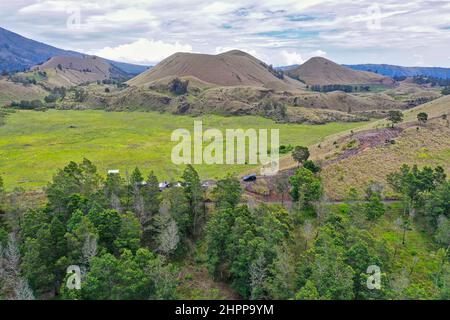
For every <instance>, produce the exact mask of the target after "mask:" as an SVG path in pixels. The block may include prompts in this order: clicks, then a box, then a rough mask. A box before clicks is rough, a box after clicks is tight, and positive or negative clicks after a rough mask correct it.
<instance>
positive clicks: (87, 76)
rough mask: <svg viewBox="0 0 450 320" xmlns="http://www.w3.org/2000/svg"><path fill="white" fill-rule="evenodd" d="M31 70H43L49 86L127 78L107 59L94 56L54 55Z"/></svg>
mask: <svg viewBox="0 0 450 320" xmlns="http://www.w3.org/2000/svg"><path fill="white" fill-rule="evenodd" d="M32 71H35V72H36V71H37V72H39V71H43V72H45V74H46V79H45V80H46V82H47V83H48V84H49V85H51V86H66V87H70V86H76V85H79V84H82V83H87V82H94V81H102V80H118V81H123V80H126V79H128V78H129V75H128V73H126V72H124V71H123V70H121V69H119V68H117V67H116V66H114V65H113V64H111V63H109V62H108V61H107V60H105V59H102V58H99V57H96V56H84V57H81V58H79V57H64V56H56V57H52V58H50V59H49V60H48V61H46V62H45V63H43V64H41V65H38V66H35V67H33V68H32Z"/></svg>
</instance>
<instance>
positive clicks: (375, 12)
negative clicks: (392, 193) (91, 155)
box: [0, 0, 450, 67]
mask: <svg viewBox="0 0 450 320" xmlns="http://www.w3.org/2000/svg"><path fill="white" fill-rule="evenodd" d="M0 26H1V27H3V28H5V29H8V30H10V31H13V32H17V33H19V34H21V35H23V36H25V37H28V38H31V39H34V40H38V41H41V42H44V43H47V44H50V45H54V46H56V47H60V48H63V49H70V50H76V51H81V52H84V53H88V54H95V55H98V56H101V57H104V58H109V59H113V60H117V61H123V62H129V63H136V64H142V65H154V64H156V63H158V62H159V61H161V60H162V59H164V58H166V57H168V56H169V55H171V54H173V53H175V52H179V51H182V52H196V53H208V54H217V53H221V52H225V51H228V50H231V49H240V50H243V51H246V52H248V53H250V54H252V55H254V56H256V57H257V58H259V59H261V60H263V61H264V62H266V63H268V64H273V65H275V66H283V65H292V64H301V63H303V62H305V61H306V60H307V59H309V58H311V57H313V56H322V57H326V58H328V59H331V60H333V61H335V62H338V63H341V64H358V63H387V64H395V65H403V66H441V67H450V1H449V0H445V1H441V0H435V1H422V0H408V1H403V0H395V1H394V0H382V1H378V2H376V1H370V0H239V1H230V0H228V1H214V0H189V1H187V0H184V1H182V0H1V1H0Z"/></svg>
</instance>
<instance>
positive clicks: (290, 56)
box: [281, 50, 305, 66]
mask: <svg viewBox="0 0 450 320" xmlns="http://www.w3.org/2000/svg"><path fill="white" fill-rule="evenodd" d="M281 57H282V58H283V59H284V64H285V65H287V66H290V65H293V64H302V63H304V62H305V59H303V57H302V55H301V54H299V53H297V52H295V51H292V52H289V51H286V50H283V51H281Z"/></svg>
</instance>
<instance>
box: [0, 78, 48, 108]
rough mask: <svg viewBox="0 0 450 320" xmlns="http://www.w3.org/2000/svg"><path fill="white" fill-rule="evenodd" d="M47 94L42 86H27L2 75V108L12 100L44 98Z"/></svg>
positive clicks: (0, 100) (0, 93) (0, 84)
mask: <svg viewBox="0 0 450 320" xmlns="http://www.w3.org/2000/svg"><path fill="white" fill-rule="evenodd" d="M47 94H48V93H47V92H46V91H45V90H44V89H43V88H41V87H40V86H35V85H26V86H25V85H22V84H20V83H14V82H11V81H8V80H7V79H6V78H2V77H0V108H1V107H2V106H3V105H5V104H7V103H9V102H11V101H20V100H34V99H43V98H44V97H45V96H46V95H47Z"/></svg>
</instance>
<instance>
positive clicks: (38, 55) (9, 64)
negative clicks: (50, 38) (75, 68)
mask: <svg viewBox="0 0 450 320" xmlns="http://www.w3.org/2000/svg"><path fill="white" fill-rule="evenodd" d="M55 56H64V57H73V58H83V57H85V56H86V55H85V54H83V53H79V52H75V51H70V50H63V49H59V48H56V47H53V46H50V45H47V44H45V43H42V42H38V41H34V40H31V39H28V38H25V37H23V36H21V35H19V34H17V33H14V32H11V31H9V30H6V29H4V28H1V27H0V72H2V71H6V72H17V71H27V70H28V69H30V68H31V67H33V66H35V65H37V64H41V63H44V62H46V61H47V60H48V59H50V58H52V57H55ZM109 62H110V63H111V64H112V65H114V66H115V67H116V68H118V69H121V70H122V72H125V73H128V74H131V75H136V74H139V73H141V72H143V71H145V70H146V69H147V67H145V66H138V65H134V64H128V63H122V62H115V61H109Z"/></svg>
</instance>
